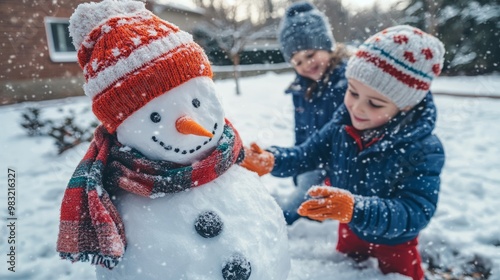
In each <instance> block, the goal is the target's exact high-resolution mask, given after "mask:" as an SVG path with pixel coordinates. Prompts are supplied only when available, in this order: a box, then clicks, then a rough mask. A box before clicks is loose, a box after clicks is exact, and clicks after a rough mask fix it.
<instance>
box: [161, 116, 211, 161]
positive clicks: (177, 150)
mask: <svg viewBox="0 0 500 280" xmlns="http://www.w3.org/2000/svg"><path fill="white" fill-rule="evenodd" d="M217 127H218V125H217V123H215V124H214V129H213V130H212V134H213V135H215V131H216V130H217ZM212 138H213V137H211V138H208V140H205V142H203V144H200V145H197V146H196V147H193V148H191V149H181V148H179V147H175V146H173V145H171V144H167V143H165V142H163V141H161V140H160V139H158V138H157V137H156V136H153V137H151V140H153V142H156V143H158V145H160V146H162V147H163V149H165V150H166V151H169V152H170V151H171V152H174V153H178V154H182V155H185V154H188V153H189V154H192V153H194V152H196V151H198V150H199V149H201V147H203V146H205V145H206V144H208V143H209V142H210V141H212Z"/></svg>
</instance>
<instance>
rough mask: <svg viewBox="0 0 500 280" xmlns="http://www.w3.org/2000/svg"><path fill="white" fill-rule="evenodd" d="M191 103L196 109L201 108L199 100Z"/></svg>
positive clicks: (196, 99)
mask: <svg viewBox="0 0 500 280" xmlns="http://www.w3.org/2000/svg"><path fill="white" fill-rule="evenodd" d="M191 103H193V106H194V107H195V108H198V107H200V100H198V98H195V99H193V101H192V102H191Z"/></svg>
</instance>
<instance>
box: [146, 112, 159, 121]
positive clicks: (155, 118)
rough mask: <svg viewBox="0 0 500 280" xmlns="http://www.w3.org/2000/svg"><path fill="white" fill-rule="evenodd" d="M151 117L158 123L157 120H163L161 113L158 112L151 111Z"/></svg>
mask: <svg viewBox="0 0 500 280" xmlns="http://www.w3.org/2000/svg"><path fill="white" fill-rule="evenodd" d="M149 117H150V118H151V121H152V122H154V123H157V122H159V121H161V116H160V114H158V113H156V112H153V113H151V116H149Z"/></svg>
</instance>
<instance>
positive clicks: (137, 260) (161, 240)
mask: <svg viewBox="0 0 500 280" xmlns="http://www.w3.org/2000/svg"><path fill="white" fill-rule="evenodd" d="M186 118H187V119H189V120H191V121H193V122H194V123H196V125H199V127H201V130H203V131H202V132H200V128H199V129H198V130H196V129H195V130H193V129H192V128H189V127H191V126H189V127H188V128H185V127H184V128H183V124H179V120H185V119H186ZM223 127H224V111H223V109H222V106H221V104H220V101H219V99H218V98H217V96H216V94H215V90H214V85H213V82H212V80H211V79H209V78H206V77H199V78H194V79H191V80H189V81H188V82H186V83H184V84H182V85H180V86H178V87H176V88H174V89H172V90H170V91H169V92H167V93H165V94H163V95H161V96H159V97H157V98H155V99H153V100H152V101H150V102H149V103H147V104H146V105H145V106H143V107H142V108H141V109H140V110H138V111H136V112H135V113H133V114H132V115H131V116H130V117H129V118H128V119H126V120H125V121H124V122H123V124H121V125H120V126H119V127H118V130H117V137H118V141H120V142H121V143H122V144H124V145H127V146H130V147H133V148H135V149H137V150H138V151H140V152H141V153H142V154H144V155H146V156H147V157H148V158H150V159H154V160H168V161H171V162H175V163H179V164H191V163H193V162H196V161H199V160H201V159H203V158H204V157H205V156H206V155H207V154H210V152H211V151H213V149H214V148H215V147H216V146H217V141H218V140H217V139H220V137H221V135H222V131H223ZM205 128H206V129H205ZM193 131H194V132H193ZM207 131H208V132H207ZM210 131H211V132H210ZM193 134H194V135H193ZM115 197H116V199H115V201H114V203H115V205H116V206H117V209H118V211H119V213H120V216H121V217H122V219H123V222H124V226H125V232H126V239H127V248H126V251H125V254H124V256H123V259H122V260H121V261H120V262H119V263H118V265H117V266H116V267H115V268H114V269H113V270H108V269H107V268H103V267H98V268H97V269H96V273H97V279H119V280H123V279H172V280H174V279H175V280H180V279H186V280H195V279H206V280H247V279H250V280H272V279H276V280H285V279H286V277H287V275H288V271H289V269H290V258H289V255H288V239H287V231H286V225H285V221H284V218H283V214H282V211H281V210H280V208H279V206H278V205H277V204H276V202H275V201H274V200H273V198H272V197H271V196H270V194H269V193H268V192H267V190H266V189H265V187H264V186H263V184H262V183H261V182H260V180H259V178H258V177H257V175H256V174H255V173H253V172H250V171H248V170H246V169H244V168H242V167H239V166H237V165H233V166H232V167H230V168H229V169H228V170H227V171H226V172H225V173H223V174H221V175H220V176H219V177H217V178H216V179H215V180H213V181H211V182H209V183H207V184H204V185H201V186H197V187H194V188H191V189H189V190H187V191H184V192H180V193H168V194H166V195H165V196H162V197H156V198H155V199H151V198H147V197H142V196H139V195H136V194H131V193H127V192H119V193H117V194H115Z"/></svg>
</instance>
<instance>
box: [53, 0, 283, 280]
mask: <svg viewBox="0 0 500 280" xmlns="http://www.w3.org/2000/svg"><path fill="white" fill-rule="evenodd" d="M70 34H71V36H72V38H73V43H74V44H75V47H76V49H77V50H78V60H79V63H80V66H81V67H82V68H83V72H84V75H85V79H86V83H85V85H84V90H85V93H86V95H88V96H89V97H91V98H92V110H93V112H94V114H95V115H96V116H97V118H98V119H99V120H100V121H101V122H102V125H101V126H99V127H98V128H97V129H96V132H95V134H94V135H95V137H94V140H93V141H92V143H91V144H90V147H89V150H88V151H87V153H86V155H85V157H84V158H83V159H82V161H81V162H80V164H79V165H78V167H77V169H76V170H75V172H74V174H73V176H72V178H71V179H70V182H69V184H68V187H67V189H66V191H65V194H64V198H63V202H62V205H61V222H60V230H59V237H58V244H57V250H58V251H59V253H60V255H61V257H63V258H65V259H69V260H71V261H90V262H91V263H92V264H96V265H98V266H96V276H97V279H176V280H177V279H186V280H193V279H204V280H205V279H206V280H212V279H213V280H219V279H220V280H246V279H250V280H264V279H265V280H268V279H269V280H271V279H278V280H284V279H286V278H287V275H288V272H289V270H290V257H289V255H288V241H287V231H286V225H285V221H284V218H283V216H282V212H281V210H280V208H279V207H278V205H277V204H276V203H275V201H274V200H273V199H272V197H271V196H270V195H269V193H268V192H267V191H266V189H265V187H264V186H263V185H262V183H261V182H260V180H259V178H258V176H257V175H256V174H255V173H252V172H250V171H247V170H246V169H244V168H242V167H240V166H239V165H238V164H237V163H238V162H239V161H241V159H242V157H243V152H242V143H241V140H240V138H239V135H238V133H237V131H236V130H235V129H234V127H233V126H232V125H231V123H230V122H229V121H228V120H226V119H225V118H224V110H223V108H222V106H221V103H220V99H219V98H218V96H217V94H216V92H215V90H214V84H213V81H212V79H211V77H212V72H211V67H210V64H209V61H208V59H207V57H206V55H205V54H204V52H203V50H202V49H201V48H200V47H199V46H198V45H197V44H196V43H194V42H193V40H192V37H191V35H189V34H188V33H186V32H184V31H182V30H180V29H179V28H178V27H177V26H175V25H173V24H171V23H168V22H166V21H163V20H161V19H160V18H158V17H156V16H155V15H153V14H152V13H151V12H149V11H148V10H146V9H145V5H144V3H142V2H138V1H131V0H125V1H116V0H104V1H102V2H100V3H85V4H81V5H79V6H78V7H77V9H76V10H75V12H74V14H73V15H72V16H71V18H70Z"/></svg>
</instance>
